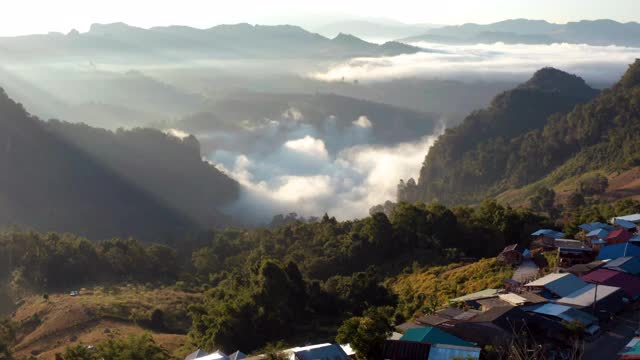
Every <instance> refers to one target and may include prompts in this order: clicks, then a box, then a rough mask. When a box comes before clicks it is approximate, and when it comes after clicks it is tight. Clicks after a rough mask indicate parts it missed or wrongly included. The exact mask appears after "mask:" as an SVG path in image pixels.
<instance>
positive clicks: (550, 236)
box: [531, 229, 564, 248]
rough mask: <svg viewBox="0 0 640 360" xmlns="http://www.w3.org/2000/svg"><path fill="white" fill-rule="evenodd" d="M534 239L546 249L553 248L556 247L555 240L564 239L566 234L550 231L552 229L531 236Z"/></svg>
mask: <svg viewBox="0 0 640 360" xmlns="http://www.w3.org/2000/svg"><path fill="white" fill-rule="evenodd" d="M531 236H533V237H534V241H535V242H536V243H537V244H538V245H540V246H542V247H545V248H553V247H555V243H554V240H555V239H561V238H563V237H564V233H561V232H558V231H554V230H550V229H540V230H538V231H536V232H534V233H532V234H531Z"/></svg>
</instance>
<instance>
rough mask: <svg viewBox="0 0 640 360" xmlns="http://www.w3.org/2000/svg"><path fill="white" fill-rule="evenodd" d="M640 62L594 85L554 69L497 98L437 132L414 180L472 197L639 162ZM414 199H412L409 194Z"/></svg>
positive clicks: (439, 192) (447, 198) (435, 192)
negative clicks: (599, 87)
mask: <svg viewBox="0 0 640 360" xmlns="http://www.w3.org/2000/svg"><path fill="white" fill-rule="evenodd" d="M639 79H640V61H636V63H635V64H633V65H631V66H630V68H629V70H628V71H627V72H626V74H625V75H624V76H623V77H622V79H621V80H620V81H619V82H618V83H617V84H616V85H614V86H613V87H612V88H611V89H607V90H604V91H603V92H602V93H601V94H600V95H598V96H597V97H596V98H594V99H593V100H591V101H588V100H589V99H591V98H592V97H593V96H594V95H595V91H594V90H592V89H590V88H589V87H587V86H586V84H585V83H584V81H582V80H581V79H579V78H577V77H575V76H571V75H568V74H565V73H562V72H559V71H557V70H553V69H543V70H541V71H539V72H537V73H536V74H535V75H534V77H533V78H532V79H531V80H530V81H529V82H527V83H525V84H523V85H522V86H520V87H518V88H517V89H515V90H512V91H509V92H506V93H504V94H502V95H500V96H498V97H497V98H496V99H495V100H494V102H493V103H492V105H491V106H490V107H489V108H488V109H485V110H481V111H478V112H475V113H473V114H471V115H470V116H469V117H467V119H465V121H464V123H463V124H462V125H460V126H459V127H457V128H453V129H449V130H447V132H446V133H445V134H444V135H443V136H442V137H440V139H439V140H438V141H437V142H436V144H435V145H434V146H433V148H432V149H431V151H430V152H429V154H428V155H427V157H426V159H425V162H424V165H423V168H422V170H421V173H420V180H419V182H418V184H417V190H416V193H417V197H418V199H420V200H426V201H431V200H434V199H437V200H439V201H442V202H443V203H447V204H451V203H473V202H477V201H479V200H481V199H482V198H484V197H486V196H495V195H496V194H499V193H500V192H503V191H505V190H508V189H511V188H519V187H522V186H524V185H527V184H531V183H534V182H536V181H538V180H540V179H543V178H545V177H547V178H546V179H545V180H547V182H548V184H547V185H553V184H556V183H558V182H559V181H561V180H564V179H567V178H569V177H573V176H578V175H582V174H583V173H586V172H589V171H593V170H600V169H602V170H606V171H609V172H611V171H616V170H618V171H620V170H623V169H628V168H630V167H633V166H636V165H637V164H638V153H639V152H638V140H637V134H638V126H640V122H639V119H638V114H639V113H640V111H639V110H640V109H639V107H638V106H639V105H638V104H640V101H639V100H638V99H640V80H639ZM411 200H413V199H411Z"/></svg>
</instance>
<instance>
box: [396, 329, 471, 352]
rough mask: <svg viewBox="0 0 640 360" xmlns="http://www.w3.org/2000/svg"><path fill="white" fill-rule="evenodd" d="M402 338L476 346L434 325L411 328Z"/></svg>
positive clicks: (403, 339) (405, 339)
mask: <svg viewBox="0 0 640 360" xmlns="http://www.w3.org/2000/svg"><path fill="white" fill-rule="evenodd" d="M400 340H401V341H416V342H426V343H429V344H445V345H456V346H468V347H473V346H474V345H473V344H471V343H469V342H466V341H464V340H462V339H460V338H459V337H457V336H454V335H451V334H449V333H447V332H445V331H442V330H440V329H438V328H435V327H432V326H427V327H423V328H416V329H409V330H407V332H406V333H405V334H404V335H403V336H402V337H401V338H400Z"/></svg>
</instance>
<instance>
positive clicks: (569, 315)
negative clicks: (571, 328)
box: [523, 303, 600, 334]
mask: <svg viewBox="0 0 640 360" xmlns="http://www.w3.org/2000/svg"><path fill="white" fill-rule="evenodd" d="M523 310H525V311H527V312H532V313H536V314H539V315H541V316H544V317H546V318H549V319H552V320H554V321H558V322H560V323H562V322H574V321H575V322H579V323H580V324H582V326H584V328H585V331H586V332H587V333H590V334H595V333H596V332H598V331H599V329H600V326H599V325H598V318H596V317H595V316H593V315H591V314H588V313H586V312H584V311H580V310H577V309H574V308H572V307H571V306H567V305H561V304H552V303H547V304H540V305H533V306H528V307H524V308H523Z"/></svg>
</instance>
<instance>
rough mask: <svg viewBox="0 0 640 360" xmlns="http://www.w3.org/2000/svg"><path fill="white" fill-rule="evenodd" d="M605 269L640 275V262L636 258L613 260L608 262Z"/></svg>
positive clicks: (627, 257)
mask: <svg viewBox="0 0 640 360" xmlns="http://www.w3.org/2000/svg"><path fill="white" fill-rule="evenodd" d="M627 250H628V249H627ZM603 267H605V268H607V269H611V270H616V271H621V272H626V273H629V274H633V275H637V274H640V260H639V259H638V258H637V257H634V256H626V257H621V258H617V259H615V260H611V261H609V262H607V263H606V264H605V265H604V266H603Z"/></svg>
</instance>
